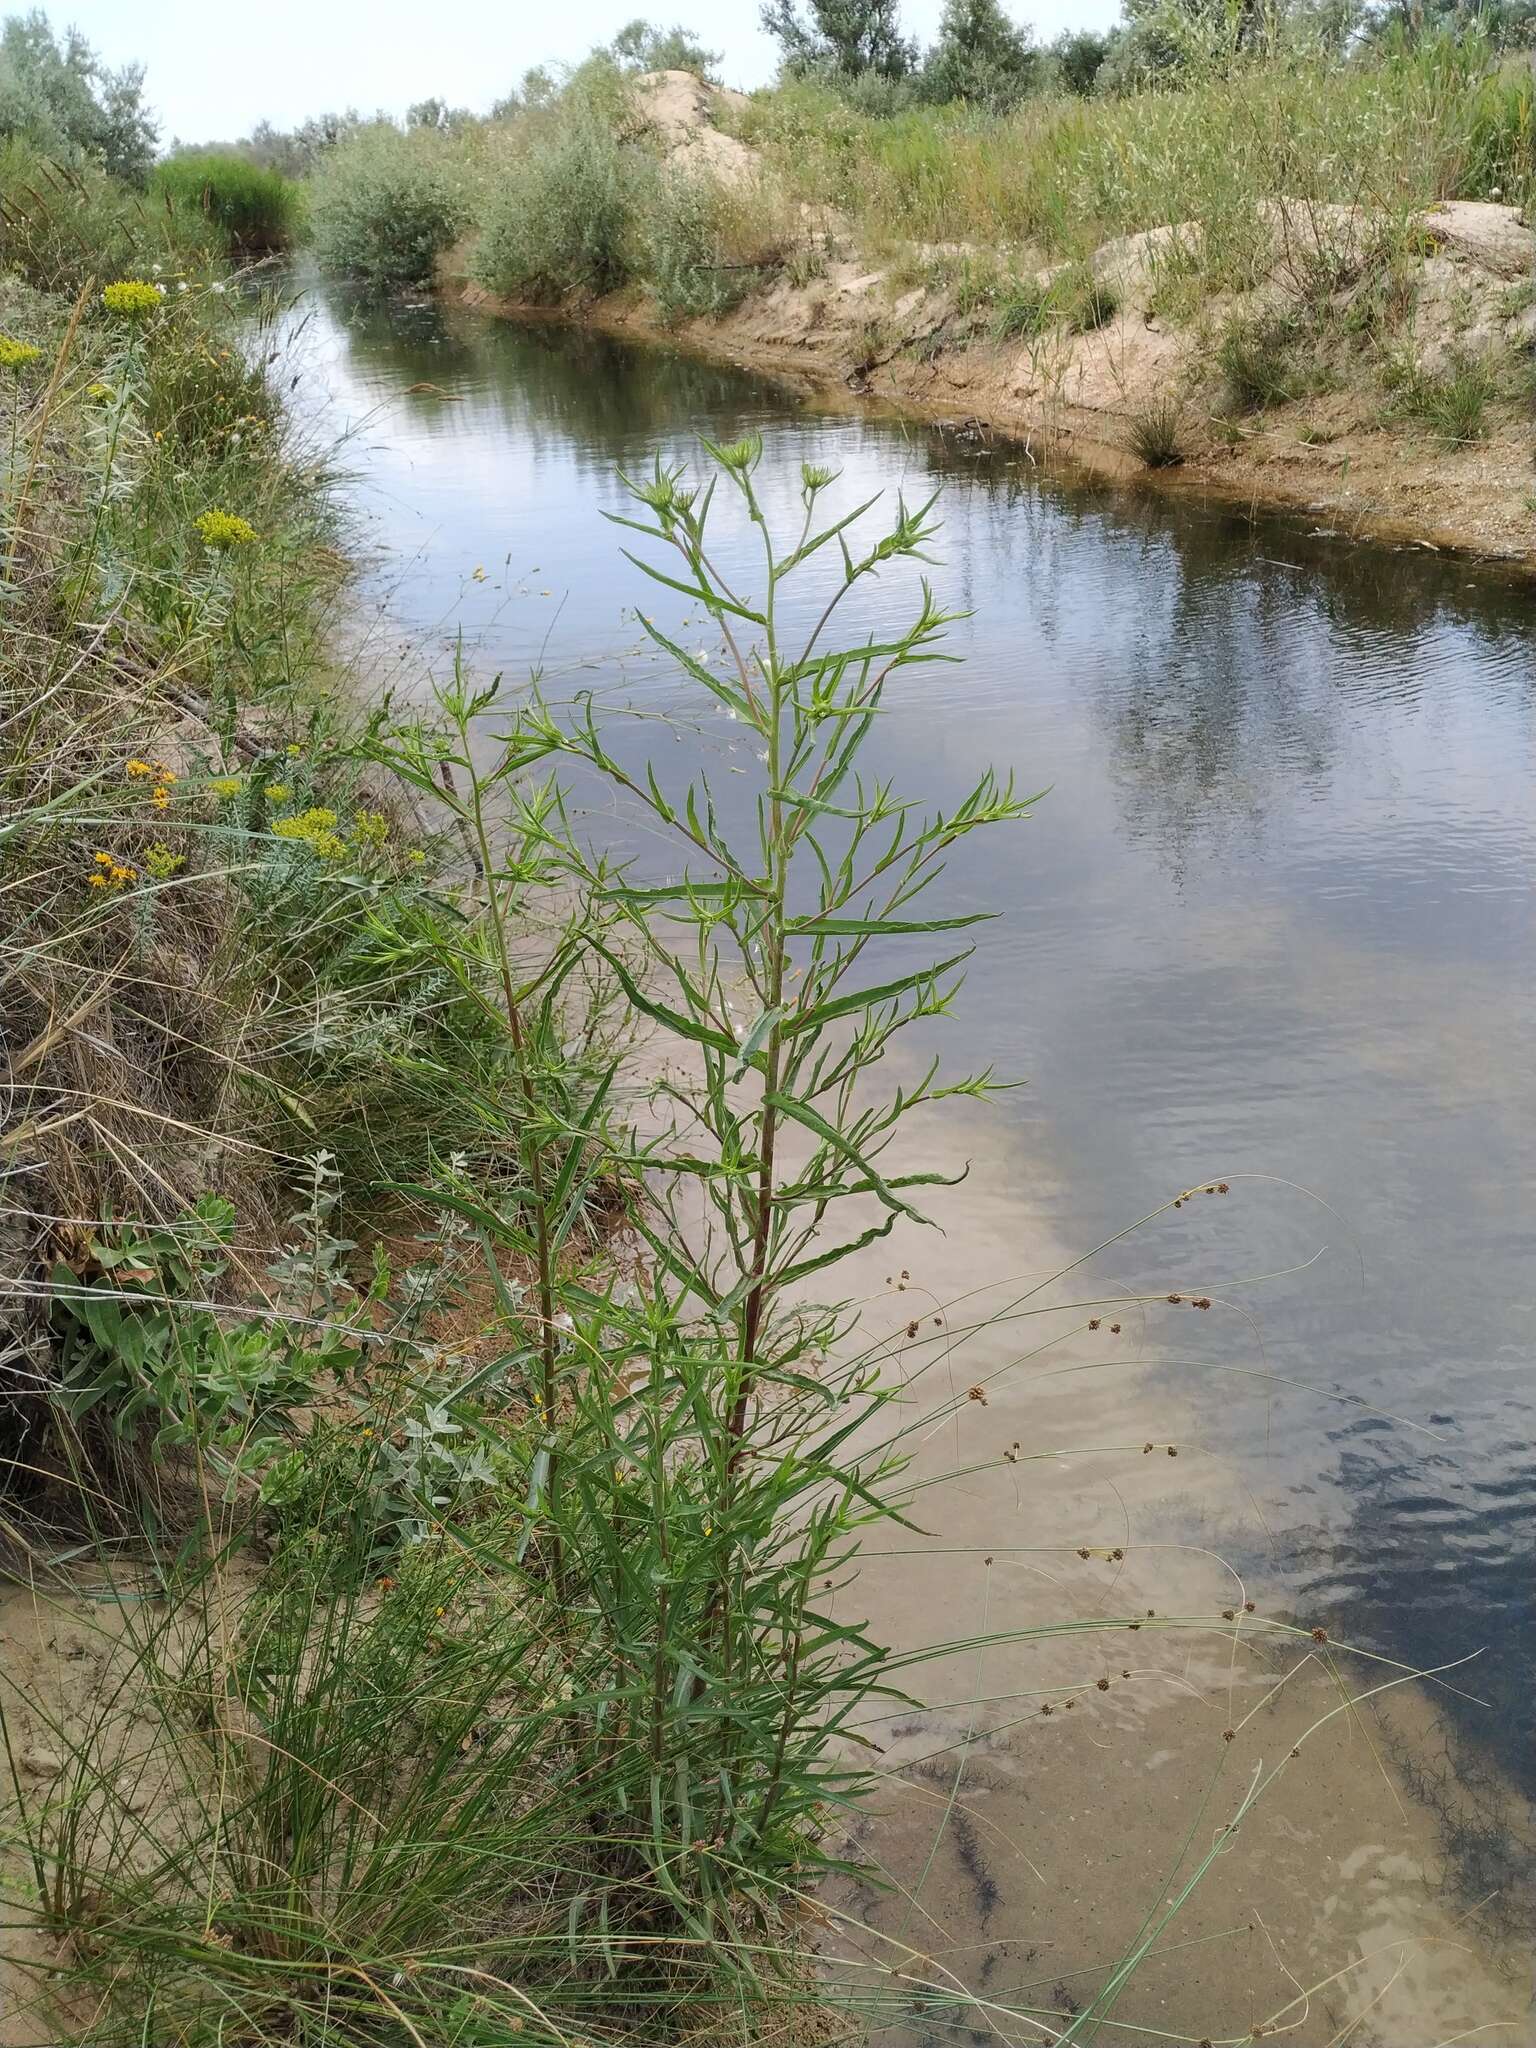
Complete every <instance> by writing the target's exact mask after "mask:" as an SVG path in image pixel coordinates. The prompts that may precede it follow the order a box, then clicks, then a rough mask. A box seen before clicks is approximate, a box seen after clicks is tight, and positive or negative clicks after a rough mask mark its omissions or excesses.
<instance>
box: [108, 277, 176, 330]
mask: <svg viewBox="0 0 1536 2048" xmlns="http://www.w3.org/2000/svg"><path fill="white" fill-rule="evenodd" d="M163 296H164V293H163V292H162V291H161V288H160V286H159V285H157V284H148V283H146V282H145V280H144V279H143V278H141V277H119V278H117V279H115V280H114V282H113V283H111V284H109V285H105V286H103V288H102V294H101V303H102V304H103V305H104V306H105V307H106V309H107V311H108V312H109V313H119V314H121V315H122V317H123V318H124V319H125V320H142V319H143V318H144V317H145V316H146V315H147V314H149V313H153V312H156V311H157V310H158V309H159V305H160V301H161V299H162V298H163Z"/></svg>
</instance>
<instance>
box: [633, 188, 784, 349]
mask: <svg viewBox="0 0 1536 2048" xmlns="http://www.w3.org/2000/svg"><path fill="white" fill-rule="evenodd" d="M735 211H736V209H735V207H734V206H733V203H732V199H731V195H730V194H729V193H728V192H727V191H726V190H725V189H724V187H723V186H721V185H719V184H718V183H717V182H716V181H715V180H714V179H712V178H709V177H700V176H698V175H696V174H694V173H691V172H688V171H685V170H682V169H671V170H666V171H663V172H662V173H661V174H660V176H659V177H658V179H657V181H656V186H655V190H654V193H653V194H652V195H651V197H650V199H649V202H648V204H647V205H646V208H645V210H644V215H643V219H642V223H641V230H640V232H641V246H640V257H639V260H640V264H641V267H642V269H643V272H644V276H645V279H646V282H647V284H648V285H649V286H650V288H651V291H652V293H653V294H654V296H655V300H656V309H657V311H658V312H659V313H660V315H661V317H662V319H663V320H665V321H668V322H671V321H674V320H686V319H696V318H698V317H700V316H701V315H712V314H719V313H726V312H729V311H730V309H731V307H732V306H734V305H736V304H737V303H738V302H739V301H740V300H741V299H742V298H743V297H744V296H745V294H746V293H747V292H749V291H750V290H751V289H752V287H753V285H754V284H756V283H757V282H758V280H759V278H760V276H761V274H762V273H761V271H760V270H758V269H757V268H755V267H754V266H753V265H752V264H750V263H746V262H741V261H738V260H734V259H735V255H736V249H735V245H734V242H733V236H732V227H733V215H734V213H735Z"/></svg>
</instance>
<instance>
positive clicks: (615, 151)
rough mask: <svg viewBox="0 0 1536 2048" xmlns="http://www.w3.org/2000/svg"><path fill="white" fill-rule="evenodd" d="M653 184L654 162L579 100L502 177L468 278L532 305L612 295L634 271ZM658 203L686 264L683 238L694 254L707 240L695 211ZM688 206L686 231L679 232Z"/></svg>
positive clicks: (654, 196) (654, 194)
mask: <svg viewBox="0 0 1536 2048" xmlns="http://www.w3.org/2000/svg"><path fill="white" fill-rule="evenodd" d="M659 185H660V181H659V178H658V173H657V170H656V166H655V164H654V162H653V161H652V160H651V159H650V158H649V157H647V156H646V155H645V154H644V153H643V151H641V150H640V149H639V148H638V147H637V146H636V145H635V144H633V143H627V142H624V141H621V140H620V138H619V137H618V135H617V134H616V133H615V132H614V128H613V125H612V124H611V122H609V121H607V120H605V119H603V118H602V116H601V114H600V113H599V112H598V111H597V110H595V109H594V108H593V107H591V106H590V105H588V104H586V103H585V102H580V101H578V102H577V103H575V104H574V105H572V106H571V107H570V108H568V109H567V110H565V111H563V112H562V114H561V115H560V116H559V117H558V118H557V119H556V120H555V121H554V122H553V123H552V124H551V125H550V126H549V127H547V128H546V129H545V130H544V131H543V132H541V133H540V134H539V135H537V136H536V137H535V138H534V140H533V141H532V142H531V143H530V144H529V146H528V148H527V150H526V152H525V153H524V154H523V156H522V157H521V158H519V159H518V160H516V161H515V162H514V163H513V164H511V165H510V166H509V167H508V168H507V170H506V171H505V172H504V174H503V176H502V177H501V179H500V180H499V182H498V185H497V188H496V190H495V192H494V194H493V195H492V198H491V200H490V203H489V205H488V206H487V208H486V212H485V218H484V222H483V229H482V233H481V237H480V240H479V243H478V244H477V246H476V249H475V254H474V257H473V270H474V275H475V277H476V278H477V279H478V281H479V282H480V283H481V284H483V285H486V286H487V287H488V288H489V289H490V290H492V291H495V292H504V293H507V294H508V295H510V296H513V297H518V298H524V299H531V300H540V299H559V298H563V297H566V296H567V295H569V294H571V293H575V292H589V293H601V292H609V291H614V290H616V289H617V288H618V286H620V285H622V284H624V283H626V282H627V281H628V280H629V278H630V277H631V276H632V275H633V274H634V272H635V268H636V261H637V242H638V236H639V221H640V217H641V215H642V213H643V212H644V211H645V210H647V209H648V208H649V207H650V206H651V205H653V204H655V203H656V202H657V200H658V198H659V197H660V191H659ZM678 190H679V192H680V193H683V192H684V188H683V187H681V186H680V187H679V188H678ZM662 204H663V205H668V204H670V206H671V216H670V217H671V220H672V222H673V224H674V232H675V233H676V235H677V237H678V239H677V240H676V241H675V242H674V243H673V244H672V247H673V248H674V249H675V250H676V254H677V264H678V266H681V267H686V266H687V264H688V260H689V259H688V247H689V236H690V235H691V236H692V243H691V246H692V248H693V249H694V250H697V249H698V248H699V246H700V234H701V231H702V232H704V233H705V234H706V235H707V230H704V229H703V222H702V213H701V206H700V205H699V204H696V203H694V202H692V201H690V200H688V199H687V198H686V195H685V196H684V197H683V198H682V199H680V200H678V199H675V200H673V201H672V202H668V201H666V200H665V199H662ZM685 208H688V209H691V213H692V222H693V225H692V227H691V228H688V227H686V226H680V225H679V215H680V212H681V211H682V210H683V209H685ZM667 260H668V262H669V263H670V262H671V261H672V258H671V256H670V255H669V256H668V258H667ZM678 274H679V271H678V270H677V269H674V276H676V275H678Z"/></svg>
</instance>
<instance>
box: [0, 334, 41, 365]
mask: <svg viewBox="0 0 1536 2048" xmlns="http://www.w3.org/2000/svg"><path fill="white" fill-rule="evenodd" d="M41 354H42V350H41V349H40V348H38V347H37V346H36V344H35V343H33V342H30V341H18V340H17V339H16V337H15V335H13V334H0V370H16V371H21V370H24V369H25V368H26V366H27V364H28V363H35V362H36V361H37V359H38V357H39V356H40V355H41Z"/></svg>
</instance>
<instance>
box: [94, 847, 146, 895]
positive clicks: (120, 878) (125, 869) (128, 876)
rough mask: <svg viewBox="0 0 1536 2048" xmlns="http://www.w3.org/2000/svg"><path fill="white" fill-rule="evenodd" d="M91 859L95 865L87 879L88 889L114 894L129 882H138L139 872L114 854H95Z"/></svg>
mask: <svg viewBox="0 0 1536 2048" xmlns="http://www.w3.org/2000/svg"><path fill="white" fill-rule="evenodd" d="M91 859H92V860H93V861H94V863H95V865H94V866H93V868H92V869H91V872H90V873H89V874H88V875H87V876H86V878H85V880H86V886H87V887H88V888H91V889H105V890H107V891H108V892H112V891H115V890H118V889H121V888H122V887H123V886H124V885H125V884H126V883H128V882H136V881H137V880H138V872H137V870H136V869H134V868H131V867H129V866H128V865H127V863H126V862H124V861H120V860H118V859H117V858H116V856H115V855H113V854H110V853H94V854H92V856H91Z"/></svg>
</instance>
